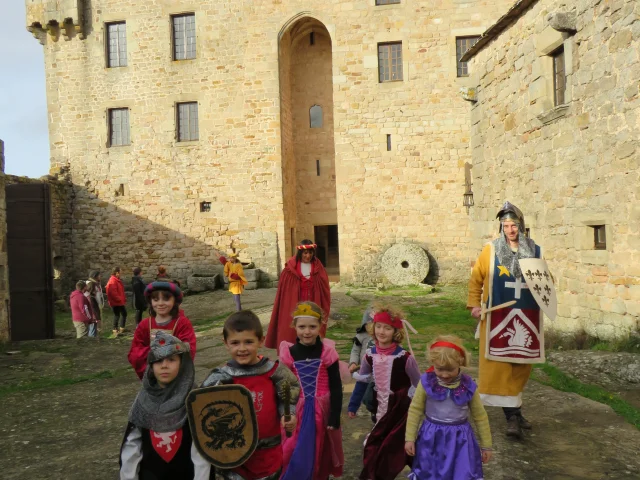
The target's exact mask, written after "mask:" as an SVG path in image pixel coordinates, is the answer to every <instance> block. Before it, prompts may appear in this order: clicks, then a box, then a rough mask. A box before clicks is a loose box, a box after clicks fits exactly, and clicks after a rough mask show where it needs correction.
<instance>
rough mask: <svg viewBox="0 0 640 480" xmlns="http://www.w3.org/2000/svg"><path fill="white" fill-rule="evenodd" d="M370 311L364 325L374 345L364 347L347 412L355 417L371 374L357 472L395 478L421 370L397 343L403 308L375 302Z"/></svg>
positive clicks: (403, 460) (403, 458)
mask: <svg viewBox="0 0 640 480" xmlns="http://www.w3.org/2000/svg"><path fill="white" fill-rule="evenodd" d="M374 312H375V313H374V315H373V322H372V323H370V324H368V325H367V331H368V332H369V333H370V334H371V336H372V337H373V339H374V341H375V346H373V347H371V348H370V349H369V350H367V353H366V354H365V357H364V360H363V361H362V365H361V367H360V372H359V373H354V375H353V377H354V378H355V379H356V380H357V381H358V383H356V386H355V388H354V389H353V394H352V395H351V400H350V401H349V408H348V414H349V417H350V418H355V416H356V412H357V411H358V409H359V408H360V404H361V403H362V399H363V397H364V393H365V391H366V389H367V384H368V383H369V382H371V381H372V380H374V379H375V382H376V387H375V390H374V394H373V401H372V406H373V410H374V418H375V425H374V426H373V429H372V430H371V433H370V434H369V435H368V436H367V439H366V440H365V444H364V452H363V469H362V472H361V473H360V476H359V477H358V478H361V479H367V480H369V479H371V480H386V479H390V478H396V477H397V476H398V475H399V474H400V472H401V471H402V469H403V468H404V467H405V465H409V464H410V462H409V461H408V460H409V459H408V457H407V455H406V454H405V451H404V448H403V440H404V437H405V426H406V422H407V412H408V410H409V405H410V404H411V397H412V396H413V392H414V391H415V389H416V385H417V384H418V382H419V380H420V370H419V369H418V364H417V363H416V359H415V357H414V356H413V355H411V353H409V352H408V351H406V350H405V349H404V348H402V346H401V345H400V343H401V342H402V341H403V340H404V337H405V332H406V330H405V326H404V324H405V323H406V322H405V320H402V317H403V315H402V313H401V312H400V311H398V310H395V309H394V308H392V307H389V306H386V305H375V306H374ZM411 328H412V327H411Z"/></svg>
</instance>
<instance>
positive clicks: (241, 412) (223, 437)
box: [186, 385, 258, 469]
mask: <svg viewBox="0 0 640 480" xmlns="http://www.w3.org/2000/svg"><path fill="white" fill-rule="evenodd" d="M186 404H187V412H188V416H189V428H190V429H191V436H192V437H193V444H194V445H195V447H196V448H197V450H198V452H200V455H202V456H203V457H204V458H205V459H206V460H208V461H209V462H210V463H211V464H212V465H214V466H215V467H218V468H223V469H227V468H235V467H238V466H240V465H242V464H243V463H244V462H246V461H247V460H248V459H249V457H250V456H251V455H252V454H253V452H254V450H255V449H256V446H257V445H258V422H257V419H256V412H255V409H254V407H253V399H252V397H251V392H250V391H249V390H248V389H247V388H246V387H244V386H242V385H217V386H213V387H205V388H198V389H195V390H193V391H191V393H189V396H188V397H187V400H186Z"/></svg>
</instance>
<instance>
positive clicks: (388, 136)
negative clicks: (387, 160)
mask: <svg viewBox="0 0 640 480" xmlns="http://www.w3.org/2000/svg"><path fill="white" fill-rule="evenodd" d="M390 151H391V135H387V152H390Z"/></svg>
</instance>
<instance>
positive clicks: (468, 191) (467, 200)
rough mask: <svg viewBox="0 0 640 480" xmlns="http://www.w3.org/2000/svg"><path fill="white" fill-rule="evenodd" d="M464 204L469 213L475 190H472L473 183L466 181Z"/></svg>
mask: <svg viewBox="0 0 640 480" xmlns="http://www.w3.org/2000/svg"><path fill="white" fill-rule="evenodd" d="M462 205H464V206H465V207H467V213H469V208H471V207H473V192H472V191H471V183H470V182H468V181H467V182H465V192H464V196H463V197H462Z"/></svg>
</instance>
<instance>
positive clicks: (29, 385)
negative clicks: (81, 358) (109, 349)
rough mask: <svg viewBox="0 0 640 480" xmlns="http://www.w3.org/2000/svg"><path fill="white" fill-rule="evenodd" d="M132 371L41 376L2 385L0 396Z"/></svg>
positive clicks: (102, 378) (123, 369)
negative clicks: (54, 376)
mask: <svg viewBox="0 0 640 480" xmlns="http://www.w3.org/2000/svg"><path fill="white" fill-rule="evenodd" d="M129 372H131V368H130V367H126V368H118V369H116V370H103V371H101V372H97V373H92V374H90V375H81V376H79V377H73V378H41V379H38V380H34V381H31V382H26V383H23V384H18V385H10V386H6V387H0V398H1V397H3V396H5V395H10V394H12V393H20V392H27V391H31V390H40V389H43V388H53V387H64V386H67V385H75V384H77V383H83V382H89V381H91V380H104V379H107V378H115V377H120V376H122V375H125V374H127V373H129Z"/></svg>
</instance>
